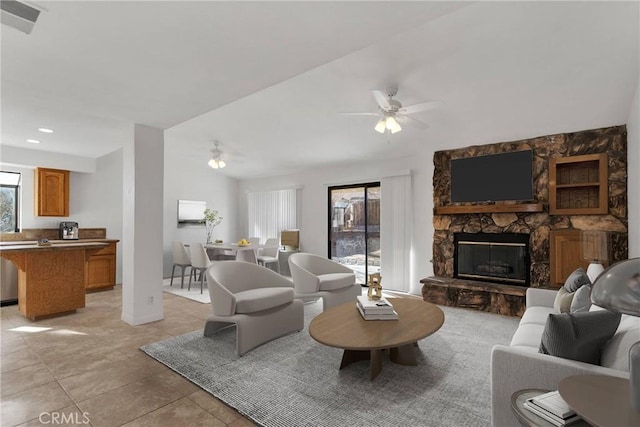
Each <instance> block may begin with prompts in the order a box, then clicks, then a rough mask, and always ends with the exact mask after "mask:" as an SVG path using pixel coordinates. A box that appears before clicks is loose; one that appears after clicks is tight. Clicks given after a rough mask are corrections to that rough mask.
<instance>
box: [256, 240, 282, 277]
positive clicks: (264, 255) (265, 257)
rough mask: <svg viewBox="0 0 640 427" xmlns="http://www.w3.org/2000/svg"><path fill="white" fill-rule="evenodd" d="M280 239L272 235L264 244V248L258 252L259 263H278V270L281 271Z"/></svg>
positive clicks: (265, 264) (266, 264) (264, 264)
mask: <svg viewBox="0 0 640 427" xmlns="http://www.w3.org/2000/svg"><path fill="white" fill-rule="evenodd" d="M278 255H280V239H278V238H276V237H270V238H268V239H267V241H266V242H265V244H264V248H262V249H260V251H259V252H258V264H262V265H263V266H265V267H267V266H268V264H274V263H275V264H276V271H278V273H279V272H280V258H279V257H278Z"/></svg>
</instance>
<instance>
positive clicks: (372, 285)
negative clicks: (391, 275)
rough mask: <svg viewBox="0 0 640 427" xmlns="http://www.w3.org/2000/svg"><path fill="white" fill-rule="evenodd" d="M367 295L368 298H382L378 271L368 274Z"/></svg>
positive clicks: (380, 278) (380, 279)
mask: <svg viewBox="0 0 640 427" xmlns="http://www.w3.org/2000/svg"><path fill="white" fill-rule="evenodd" d="M367 297H369V299H370V300H379V299H380V298H382V277H381V276H380V273H373V274H370V275H369V290H368V291H367Z"/></svg>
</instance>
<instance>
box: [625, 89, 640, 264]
mask: <svg viewBox="0 0 640 427" xmlns="http://www.w3.org/2000/svg"><path fill="white" fill-rule="evenodd" d="M639 92H640V78H638V85H637V86H636V93H635V95H634V97H633V101H632V103H631V108H630V109H629V119H628V120H627V164H628V167H627V171H628V175H627V200H628V207H629V211H628V215H629V258H634V257H640V168H639V167H638V166H639V165H640V107H638V103H639V101H638V96H639V94H638V93H639Z"/></svg>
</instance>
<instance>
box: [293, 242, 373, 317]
mask: <svg viewBox="0 0 640 427" xmlns="http://www.w3.org/2000/svg"><path fill="white" fill-rule="evenodd" d="M289 269H290V270H291V278H292V279H293V284H294V288H295V290H296V298H301V299H310V298H313V297H316V298H317V297H320V298H322V304H323V310H327V309H329V308H331V307H334V306H337V305H340V304H344V303H346V302H353V303H355V301H356V298H357V296H358V295H361V294H362V288H361V287H360V285H358V284H356V275H355V273H354V272H353V271H351V269H349V268H348V267H345V266H344V265H342V264H339V263H337V262H335V261H332V260H330V259H327V258H323V257H321V256H318V255H314V254H308V253H296V254H292V255H291V256H290V257H289Z"/></svg>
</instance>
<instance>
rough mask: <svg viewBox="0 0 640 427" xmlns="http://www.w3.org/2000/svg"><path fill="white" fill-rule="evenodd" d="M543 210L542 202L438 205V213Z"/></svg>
mask: <svg viewBox="0 0 640 427" xmlns="http://www.w3.org/2000/svg"><path fill="white" fill-rule="evenodd" d="M506 212H542V203H519V204H513V205H506V204H504V205H462V206H438V207H436V208H435V213H436V215H450V214H468V213H506Z"/></svg>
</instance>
